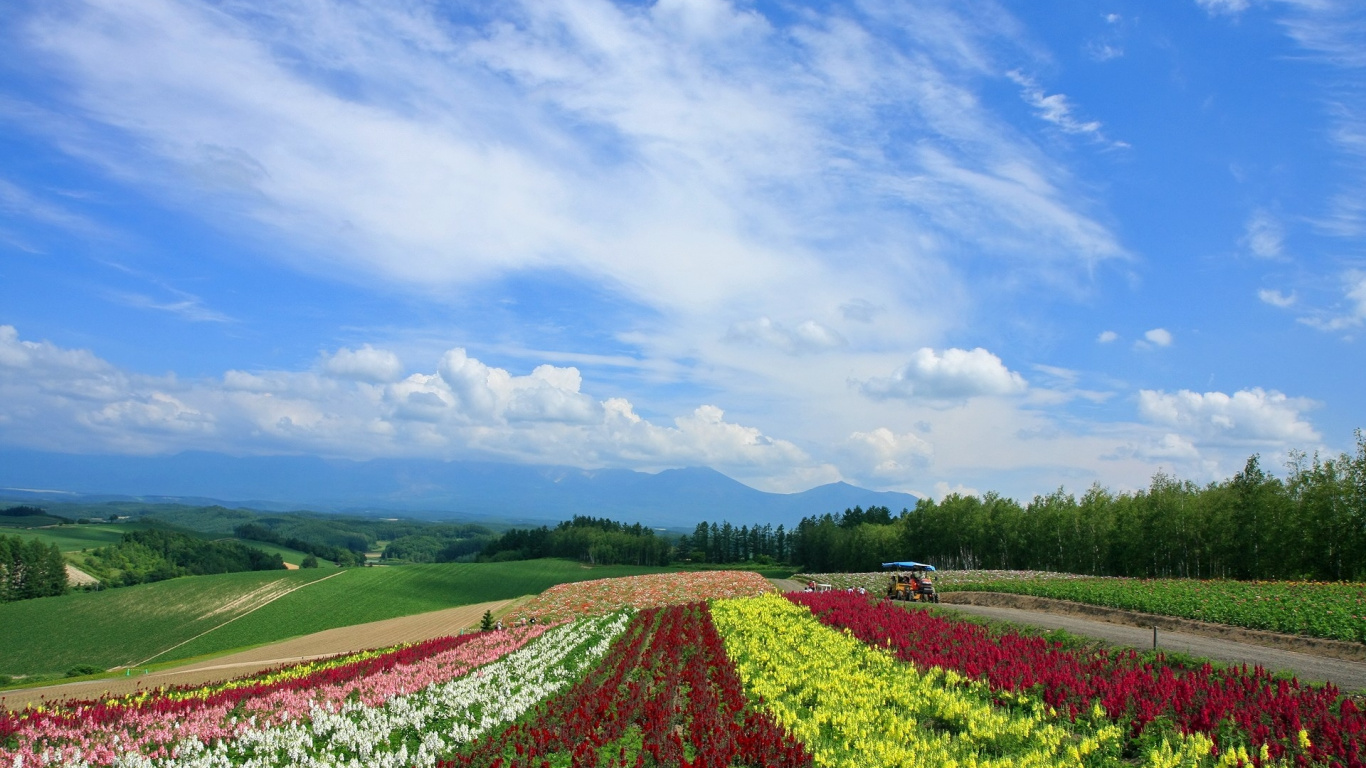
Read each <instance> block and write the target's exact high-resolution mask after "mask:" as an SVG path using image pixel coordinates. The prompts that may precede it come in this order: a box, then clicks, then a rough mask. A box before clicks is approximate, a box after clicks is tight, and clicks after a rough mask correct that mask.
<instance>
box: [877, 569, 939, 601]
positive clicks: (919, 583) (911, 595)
mask: <svg viewBox="0 0 1366 768" xmlns="http://www.w3.org/2000/svg"><path fill="white" fill-rule="evenodd" d="M882 567H883V568H890V569H894V570H893V571H892V580H891V582H890V583H888V584H887V599H888V600H905V601H907V602H915V603H937V602H939V593H938V592H935V591H934V583H933V582H931V581H930V571H933V570H934V566H933V565H926V564H924V563H917V562H914V561H912V560H901V561H898V562H895V563H883V564H882Z"/></svg>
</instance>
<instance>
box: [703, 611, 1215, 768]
mask: <svg viewBox="0 0 1366 768" xmlns="http://www.w3.org/2000/svg"><path fill="white" fill-rule="evenodd" d="M712 615H713V618H714V620H715V622H716V625H717V628H718V629H719V630H720V632H721V634H722V636H723V637H724V638H725V644H726V652H727V654H728V655H729V656H730V657H731V659H733V660H734V662H735V664H736V666H737V667H738V669H739V671H740V676H741V678H742V679H743V680H744V682H745V688H746V692H747V693H748V694H749V695H750V696H751V697H752V698H760V697H761V698H762V700H763V702H764V706H765V707H766V708H768V709H769V710H770V711H771V712H773V714H774V715H775V716H776V718H777V719H778V721H779V722H780V723H781V724H782V725H783V726H785V727H786V728H787V729H788V730H789V731H790V732H791V733H792V734H793V735H794V736H796V737H797V738H799V739H801V740H802V741H803V742H804V743H805V744H806V747H807V749H808V750H809V751H810V752H811V753H812V755H813V756H814V757H815V760H816V764H817V765H818V766H828V767H830V768H836V767H841V768H842V767H843V766H849V768H863V767H864V766H869V765H880V766H888V767H889V768H890V767H892V766H906V767H907V768H909V767H910V766H944V767H946V768H1026V767H1028V768H1034V767H1036V766H1037V767H1038V768H1044V767H1045V766H1047V767H1050V768H1051V767H1052V766H1058V767H1059V768H1061V767H1062V766H1069V767H1074V766H1079V765H1089V766H1099V765H1117V764H1120V758H1119V745H1120V743H1121V736H1122V734H1121V732H1120V730H1119V728H1118V727H1117V726H1115V725H1113V724H1111V723H1109V722H1108V721H1106V720H1105V719H1104V717H1103V715H1104V713H1103V712H1101V711H1097V712H1095V713H1093V714H1094V717H1093V718H1092V720H1091V721H1090V722H1089V723H1082V724H1079V725H1073V724H1065V723H1064V722H1062V721H1061V720H1059V719H1058V718H1057V717H1056V716H1054V715H1053V714H1052V713H1049V712H1048V711H1047V710H1046V707H1045V706H1044V705H1043V703H1042V702H1039V701H1038V700H1036V699H1032V698H1030V697H1026V696H1017V697H1013V698H1008V696H1009V695H1008V694H1007V695H1002V694H1000V693H997V694H996V696H995V697H994V698H995V699H996V700H1001V699H1007V702H1006V703H1007V704H1008V706H1006V707H1001V706H995V705H993V703H992V702H993V695H992V693H991V692H990V691H989V690H988V689H987V688H986V686H985V685H984V684H982V683H980V682H977V681H971V680H966V679H964V678H962V677H961V676H959V675H957V674H955V673H953V672H948V671H945V670H941V669H932V670H927V671H922V670H919V669H917V668H915V667H913V666H911V665H909V664H905V663H902V662H898V661H896V660H895V659H894V658H893V657H892V656H891V655H890V654H888V653H886V652H885V651H883V650H881V649H878V648H873V647H870V646H868V645H866V644H864V643H862V642H860V641H859V640H857V639H855V638H854V637H852V636H850V635H849V634H848V633H841V632H838V631H836V630H833V629H830V628H828V627H826V626H824V625H822V624H821V623H820V622H818V621H816V619H815V618H814V617H812V616H811V614H810V613H809V612H808V611H807V610H806V609H804V608H801V607H799V606H796V605H793V604H792V603H791V602H789V601H787V600H785V599H783V598H781V597H778V596H777V595H767V596H763V597H757V598H750V599H737V600H724V601H717V602H715V603H713V605H712ZM1212 747H1213V744H1212V742H1211V741H1210V740H1209V739H1208V738H1206V737H1204V736H1202V735H1199V734H1194V735H1190V736H1187V737H1185V738H1183V739H1182V740H1181V742H1180V743H1177V744H1163V745H1161V746H1159V747H1158V748H1157V749H1155V750H1153V751H1152V752H1151V753H1150V754H1149V755H1147V756H1146V757H1147V759H1146V761H1145V764H1146V765H1148V766H1152V767H1153V768H1175V767H1176V766H1213V765H1236V764H1237V759H1238V755H1236V754H1232V753H1231V752H1230V753H1227V754H1225V755H1222V756H1221V759H1219V760H1218V761H1216V760H1215V758H1213V757H1212V756H1211V748H1212Z"/></svg>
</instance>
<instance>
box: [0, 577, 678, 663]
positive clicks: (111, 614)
mask: <svg viewBox="0 0 1366 768" xmlns="http://www.w3.org/2000/svg"><path fill="white" fill-rule="evenodd" d="M676 570H678V569H677V568H641V567H635V566H605V567H597V568H587V567H584V566H582V565H580V564H578V563H575V562H571V561H566V560H530V561H520V562H507V563H443V564H432V565H405V566H393V567H381V568H353V569H347V570H344V571H341V572H340V573H339V572H338V571H337V570H336V569H335V568H319V569H317V570H303V571H256V572H247V573H231V574H223V575H218V576H193V577H183V578H179V579H171V580H169V581H163V582H157V583H154V584H143V585H139V586H134V587H125V588H122V589H110V590H104V591H100V592H84V593H75V594H69V595H64V596H62V597H44V598H38V599H35V600H21V601H18V602H13V603H6V604H3V605H0V649H3V650H0V675H11V676H20V675H24V676H49V675H60V674H61V673H63V672H64V671H66V670H68V669H71V668H72V667H75V666H77V665H82V664H91V665H94V666H98V667H102V668H110V667H115V666H119V665H126V664H137V663H140V662H142V661H143V660H145V659H147V658H149V657H151V656H153V655H154V654H157V653H158V652H160V651H163V650H165V649H168V648H171V647H172V646H176V645H177V644H178V643H181V642H183V641H186V640H190V638H194V637H195V636H196V635H199V634H200V633H203V632H206V631H208V634H205V635H204V636H203V637H199V638H198V639H194V640H191V641H190V642H188V643H185V644H184V645H180V646H179V647H176V648H174V650H171V651H169V652H168V653H165V654H163V655H160V656H157V657H156V663H164V662H167V661H172V660H176V659H187V658H191V657H194V656H201V655H209V654H217V653H222V652H225V651H229V650H233V649H237V648H243V647H249V646H254V645H260V644H264V643H270V642H275V641H279V640H284V639H286V638H289V637H295V636H298V635H304V634H308V633H311V632H319V631H322V630H325V629H332V628H335V627H345V626H350V625H353V624H361V623H364V622H369V621H379V620H381V619H390V618H395V617H398V616H409V615H412V614H416V613H423V612H426V611H434V610H440V609H442V608H451V607H455V606H459V605H469V604H472V603H480V602H485V601H488V600H501V599H507V598H513V597H520V596H522V595H531V594H537V593H540V592H542V591H544V590H545V589H547V588H549V587H551V586H553V585H555V584H560V583H564V582H570V581H584V580H588V579H601V578H611V577H616V576H634V575H639V574H642V573H658V572H666V571H676ZM327 576H334V578H331V579H328V580H327V581H321V582H319V583H317V584H313V585H311V586H307V587H304V588H302V589H299V590H297V591H294V592H291V593H289V594H285V595H284V596H282V597H278V599H275V600H274V601H273V602H269V603H268V604H265V605H264V606H263V607H259V608H257V610H254V611H251V612H250V613H247V611H248V610H250V609H251V608H253V607H257V606H261V604H262V603H264V602H265V601H266V600H268V599H269V598H271V597H273V596H276V595H278V594H279V593H281V592H283V591H284V590H286V589H289V588H291V587H298V586H301V585H304V584H308V583H309V582H312V581H316V580H319V579H322V578H324V577H327ZM235 616H242V618H240V619H237V620H234V621H232V622H231V623H227V624H225V622H227V621H228V620H229V619H233V618H234V617H235ZM209 630H212V631H209ZM15 682H20V681H19V680H16V681H15Z"/></svg>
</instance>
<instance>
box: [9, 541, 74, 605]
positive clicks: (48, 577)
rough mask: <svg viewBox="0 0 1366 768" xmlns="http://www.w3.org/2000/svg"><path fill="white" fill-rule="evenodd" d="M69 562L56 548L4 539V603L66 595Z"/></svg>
mask: <svg viewBox="0 0 1366 768" xmlns="http://www.w3.org/2000/svg"><path fill="white" fill-rule="evenodd" d="M66 587H67V580H66V561H65V560H63V559H62V552H61V550H60V549H58V548H57V545H56V544H44V543H42V542H41V541H38V540H37V539H23V538H20V537H19V536H0V603H7V602H10V601H12V600H27V599H29V598H33V597H50V596H52V595H61V594H65V593H66Z"/></svg>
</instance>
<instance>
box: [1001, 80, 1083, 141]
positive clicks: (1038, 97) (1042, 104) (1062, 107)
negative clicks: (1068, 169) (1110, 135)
mask: <svg viewBox="0 0 1366 768" xmlns="http://www.w3.org/2000/svg"><path fill="white" fill-rule="evenodd" d="M1006 76H1007V77H1009V78H1010V80H1011V81H1012V82H1013V83H1015V84H1016V85H1018V86H1020V94H1021V96H1022V97H1023V98H1024V100H1025V103H1026V104H1028V105H1029V106H1031V107H1033V108H1034V112H1035V114H1037V115H1038V116H1039V118H1040V119H1042V120H1043V121H1044V122H1047V123H1051V124H1053V125H1054V126H1057V128H1058V129H1060V130H1062V131H1063V132H1064V133H1076V134H1084V135H1088V136H1093V137H1095V138H1097V139H1100V140H1104V138H1105V137H1104V135H1103V134H1102V133H1101V124H1100V122H1099V121H1097V120H1087V121H1081V120H1078V119H1077V118H1076V117H1074V116H1073V106H1072V103H1071V102H1070V101H1068V99H1067V96H1066V95H1064V94H1061V93H1054V94H1049V93H1047V92H1046V91H1044V89H1043V88H1042V87H1041V86H1040V85H1039V84H1038V83H1037V82H1036V81H1035V80H1034V78H1032V77H1029V76H1028V75H1025V74H1024V73H1022V72H1020V71H1019V70H1011V71H1010V72H1007V73H1006Z"/></svg>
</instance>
